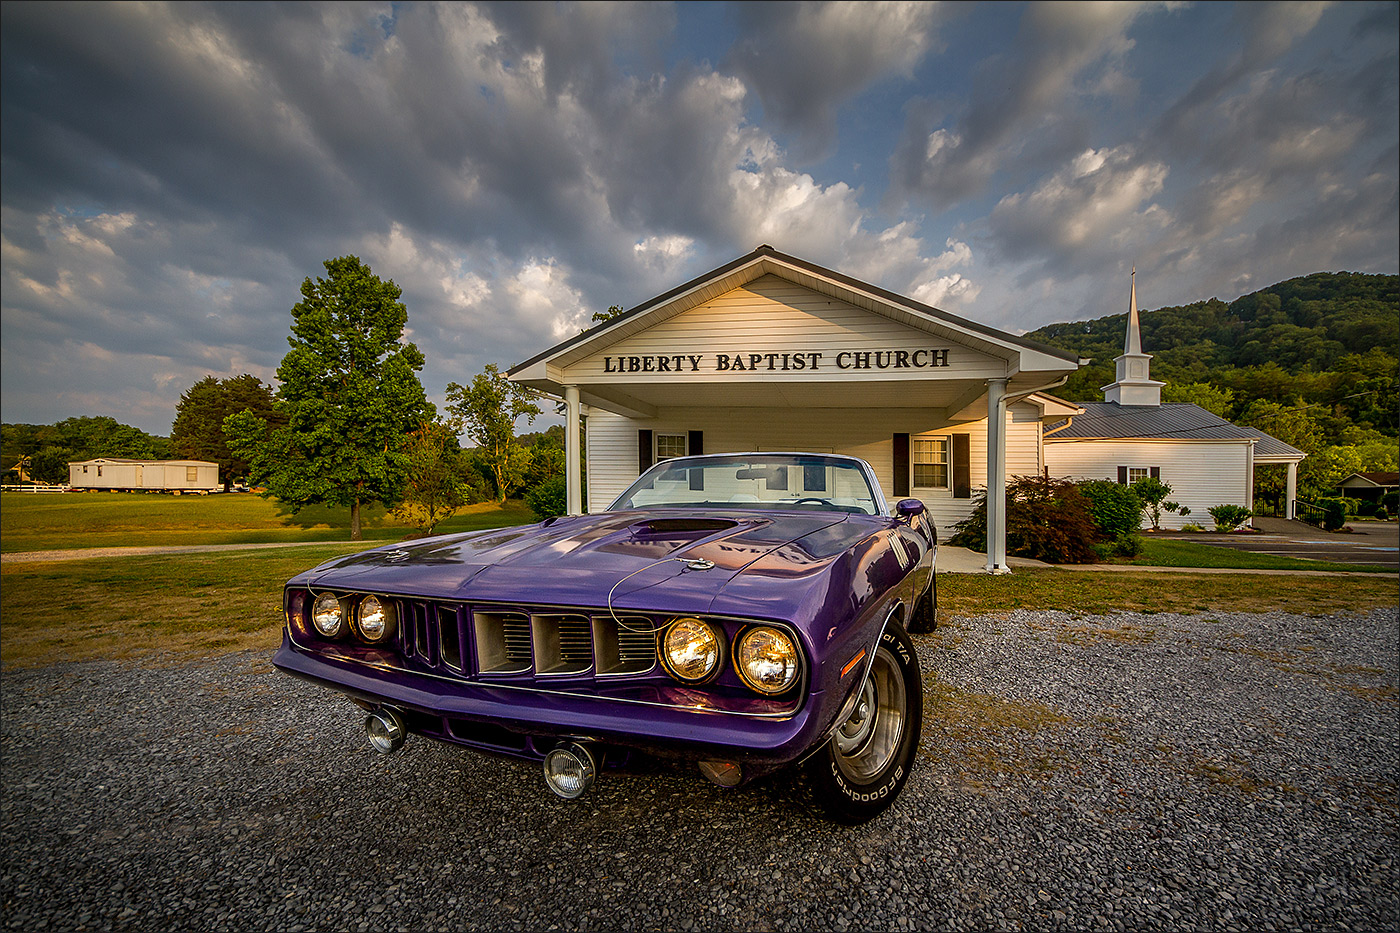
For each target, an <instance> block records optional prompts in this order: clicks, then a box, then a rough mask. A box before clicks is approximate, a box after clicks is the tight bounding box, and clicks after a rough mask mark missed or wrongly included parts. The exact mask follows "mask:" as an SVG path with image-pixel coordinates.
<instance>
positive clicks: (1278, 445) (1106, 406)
mask: <svg viewBox="0 0 1400 933" xmlns="http://www.w3.org/2000/svg"><path fill="white" fill-rule="evenodd" d="M1078 405H1079V406H1080V407H1081V408H1083V409H1084V412H1083V414H1079V415H1075V416H1074V417H1073V418H1072V419H1070V423H1069V425H1068V426H1067V427H1061V428H1055V427H1053V426H1052V427H1050V428H1047V429H1046V430H1047V434H1046V436H1045V443H1047V444H1052V443H1062V442H1065V441H1084V440H1130V439H1134V438H1140V439H1144V440H1191V441H1232V440H1252V441H1254V442H1255V444H1254V454H1255V459H1256V460H1273V459H1280V460H1302V459H1303V458H1304V457H1306V456H1307V455H1306V454H1305V453H1303V452H1302V451H1301V450H1299V449H1297V448H1296V447H1292V446H1290V445H1288V444H1285V443H1284V442H1283V441H1281V440H1279V439H1278V438H1276V437H1271V436H1270V435H1268V434H1265V433H1264V432H1263V431H1260V430H1258V429H1257V428H1247V427H1242V426H1240V425H1238V424H1234V423H1233V422H1230V421H1226V420H1225V419H1224V418H1222V417H1220V416H1219V415H1215V414H1212V413H1211V412H1208V411H1206V410H1205V409H1204V408H1202V407H1200V406H1199V405H1192V404H1190V403H1189V402H1166V403H1164V404H1162V405H1119V404H1118V403H1117V402H1079V403H1078ZM1049 432H1053V433H1049Z"/></svg>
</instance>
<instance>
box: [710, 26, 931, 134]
mask: <svg viewBox="0 0 1400 933" xmlns="http://www.w3.org/2000/svg"><path fill="white" fill-rule="evenodd" d="M947 15H949V14H948V13H947V5H946V4H938V3H836V4H829V5H820V4H812V3H743V4H740V5H739V8H738V13H737V16H738V19H739V22H740V25H741V27H742V33H743V38H742V39H741V40H740V41H739V42H737V43H736V44H735V46H734V48H733V49H732V50H731V52H730V55H729V57H728V59H727V60H726V62H725V64H726V66H727V67H728V68H729V69H731V70H733V72H734V73H735V74H737V75H739V76H740V77H742V78H744V80H745V82H746V83H747V84H748V85H749V87H751V88H752V89H753V91H754V92H755V93H756V94H757V95H758V97H759V99H760V100H761V101H762V102H763V111H764V116H765V117H766V118H767V119H768V120H769V121H771V122H772V123H774V124H776V125H777V126H778V127H780V128H782V129H784V130H786V131H788V132H791V133H794V134H796V136H797V138H798V140H799V144H798V147H797V148H798V150H799V153H800V154H802V155H806V156H812V155H816V154H820V153H821V152H823V151H824V150H826V149H827V148H828V147H829V146H830V145H831V144H832V142H833V140H834V137H835V134H836V112H837V108H838V107H840V106H841V105H842V104H845V103H847V102H849V101H850V100H851V99H852V98H854V97H856V96H857V95H858V94H860V93H861V92H862V91H864V90H866V89H867V88H868V87H869V86H870V85H872V84H874V83H876V82H878V81H880V80H881V79H884V78H887V77H889V76H891V75H903V76H904V77H908V76H909V75H910V74H911V73H912V71H913V69H914V66H915V65H917V64H918V62H919V60H920V59H921V58H922V57H923V56H924V55H925V54H926V53H927V52H928V51H929V50H930V49H931V48H932V47H934V45H935V44H936V41H937V27H938V25H939V23H940V22H941V21H942V20H943V18H945V17H946V16H947Z"/></svg>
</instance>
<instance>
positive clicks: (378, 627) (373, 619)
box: [359, 596, 394, 641]
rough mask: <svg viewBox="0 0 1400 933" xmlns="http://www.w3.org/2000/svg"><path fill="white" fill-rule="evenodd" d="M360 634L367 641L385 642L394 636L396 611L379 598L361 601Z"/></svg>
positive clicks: (367, 597) (369, 597)
mask: <svg viewBox="0 0 1400 933" xmlns="http://www.w3.org/2000/svg"><path fill="white" fill-rule="evenodd" d="M359 623H360V634H361V635H363V636H364V638H365V641H384V640H385V639H386V638H389V637H391V636H392V635H393V634H394V609H393V607H392V606H390V605H389V604H388V603H386V602H385V601H384V600H382V599H380V598H379V597H378V596H366V597H365V598H364V599H362V600H360V613H359Z"/></svg>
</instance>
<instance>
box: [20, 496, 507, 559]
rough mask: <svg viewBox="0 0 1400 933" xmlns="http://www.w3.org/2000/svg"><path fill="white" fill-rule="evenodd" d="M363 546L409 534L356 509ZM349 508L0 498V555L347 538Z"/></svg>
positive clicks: (237, 499) (198, 500)
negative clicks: (299, 510)
mask: <svg viewBox="0 0 1400 933" xmlns="http://www.w3.org/2000/svg"><path fill="white" fill-rule="evenodd" d="M360 514H361V518H360V524H361V529H362V533H363V535H364V538H365V540H367V541H380V542H383V541H396V540H399V539H401V538H404V537H405V536H407V535H408V534H409V533H410V532H412V531H413V528H412V526H410V525H408V524H406V523H403V522H399V521H397V520H396V519H395V518H394V517H393V516H391V515H389V514H387V513H386V511H385V509H384V507H383V506H380V505H369V506H365V507H363V508H362V509H361V513H360ZM533 520H534V516H533V515H532V514H531V512H530V510H529V508H528V507H526V506H525V504H524V503H522V502H519V501H517V500H511V501H509V502H507V503H506V504H505V505H504V506H500V505H497V504H496V503H495V502H483V503H481V504H479V505H472V506H467V507H466V508H464V509H461V510H460V511H459V512H458V513H457V514H456V515H454V516H453V517H452V518H450V519H448V520H447V521H445V522H443V523H442V524H441V525H439V526H438V527H437V531H438V533H441V534H446V533H451V532H460V531H474V530H477V529H481V528H499V527H502V526H505V525H518V524H522V523H524V522H529V521H533ZM349 539H350V510H349V509H348V508H346V509H333V508H329V507H326V506H308V507H307V508H305V509H302V510H301V512H300V513H298V514H295V515H293V514H292V513H291V510H290V509H288V508H286V507H285V506H283V505H282V504H281V503H279V502H277V501H276V500H274V499H263V498H262V497H260V496H255V495H251V494H248V493H227V494H218V495H211V496H163V495H148V494H143V493H126V492H88V493H62V494H53V495H34V494H30V493H20V492H7V493H0V551H3V552H5V553H16V552H19V551H49V550H62V549H68V548H92V547H129V546H138V545H139V546H150V545H164V544H267V543H279V542H289V543H290V542H294V541H348V540H349Z"/></svg>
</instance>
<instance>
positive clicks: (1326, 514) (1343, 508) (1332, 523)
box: [1317, 499, 1347, 531]
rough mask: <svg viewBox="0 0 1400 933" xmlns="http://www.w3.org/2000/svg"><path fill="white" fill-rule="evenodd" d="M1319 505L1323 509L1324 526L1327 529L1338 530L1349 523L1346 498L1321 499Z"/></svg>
mask: <svg viewBox="0 0 1400 933" xmlns="http://www.w3.org/2000/svg"><path fill="white" fill-rule="evenodd" d="M1317 505H1318V507H1319V508H1321V509H1322V527H1323V528H1324V529H1326V530H1327V531H1336V530H1337V529H1338V528H1340V527H1342V526H1343V525H1345V524H1346V523H1347V503H1346V500H1345V499H1319V500H1318V501H1317Z"/></svg>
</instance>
